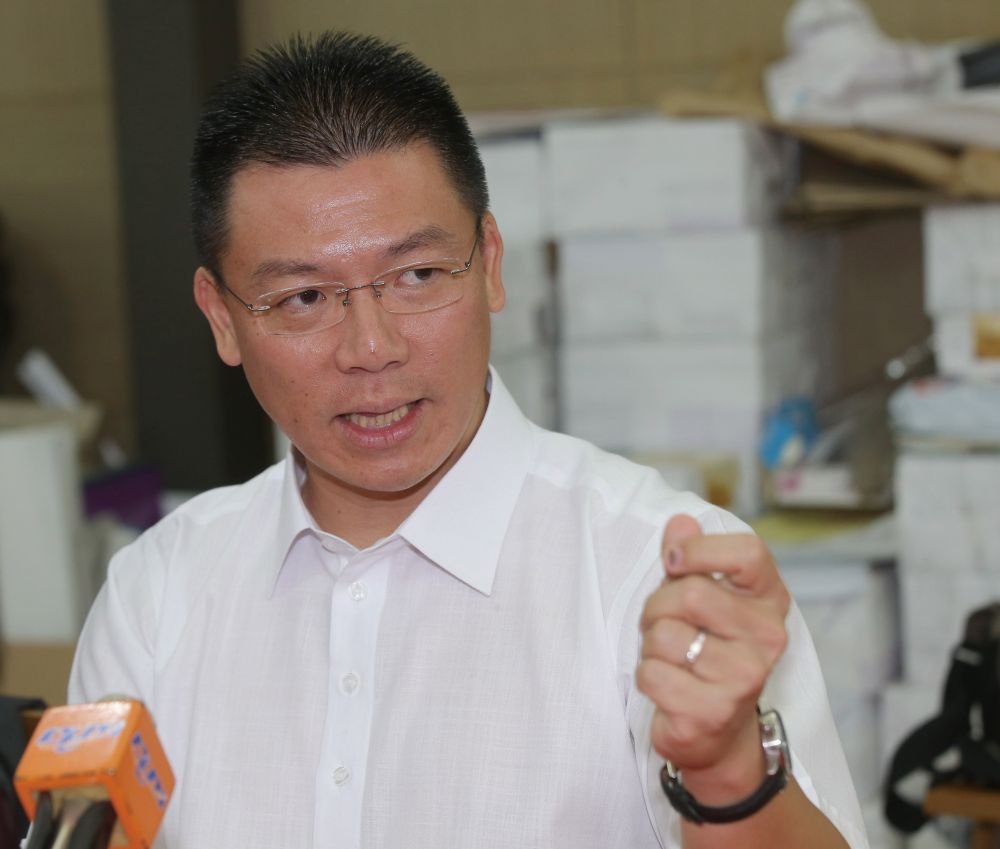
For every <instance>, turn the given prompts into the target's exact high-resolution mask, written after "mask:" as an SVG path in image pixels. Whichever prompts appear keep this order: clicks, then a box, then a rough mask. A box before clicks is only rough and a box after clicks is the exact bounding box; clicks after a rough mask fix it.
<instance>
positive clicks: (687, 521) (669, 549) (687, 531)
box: [662, 513, 703, 575]
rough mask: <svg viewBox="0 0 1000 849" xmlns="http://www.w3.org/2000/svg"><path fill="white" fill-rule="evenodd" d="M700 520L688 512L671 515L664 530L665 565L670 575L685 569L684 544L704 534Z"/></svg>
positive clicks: (663, 550) (663, 554)
mask: <svg viewBox="0 0 1000 849" xmlns="http://www.w3.org/2000/svg"><path fill="white" fill-rule="evenodd" d="M702 534H703V532H702V529H701V525H699V524H698V520H697V519H695V518H694V517H693V516H689V515H687V514H686V513H678V514H677V515H676V516H673V517H671V519H670V521H669V522H667V526H666V528H664V530H663V547H662V557H663V566H664V568H665V569H666V572H667V574H668V575H679V574H682V573H683V571H684V546H685V544H686V543H687V541H688V540H690V539H694V538H695V537H700V536H702Z"/></svg>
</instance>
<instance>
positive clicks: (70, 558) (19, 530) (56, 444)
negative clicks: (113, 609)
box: [0, 407, 92, 643]
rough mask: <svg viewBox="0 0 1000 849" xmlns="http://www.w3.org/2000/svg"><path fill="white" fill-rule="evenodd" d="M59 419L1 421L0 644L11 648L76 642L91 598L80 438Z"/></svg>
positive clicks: (4, 418)
mask: <svg viewBox="0 0 1000 849" xmlns="http://www.w3.org/2000/svg"><path fill="white" fill-rule="evenodd" d="M4 410H5V411H6V407H5V408H4ZM57 416H58V414H57V413H54V414H53V416H52V418H51V419H49V420H40V421H35V422H30V423H29V422H17V423H10V422H9V421H7V420H6V416H5V415H0V468H2V469H3V474H2V475H0V636H2V638H3V640H4V641H5V642H7V643H22V642H24V643H58V642H64V641H67V640H75V639H76V637H77V635H78V634H79V632H80V627H81V625H82V624H83V618H84V615H85V613H86V610H87V607H88V606H89V604H90V601H91V598H92V587H91V586H90V582H89V580H88V577H87V576H86V575H85V574H84V572H83V570H82V565H83V564H81V562H80V556H79V543H80V533H81V527H82V523H83V515H82V507H81V503H80V493H79V485H80V480H79V477H80V476H79V465H78V462H77V437H76V434H75V433H74V430H73V427H72V425H71V423H70V422H69V421H67V420H61V419H59V418H58V417H57Z"/></svg>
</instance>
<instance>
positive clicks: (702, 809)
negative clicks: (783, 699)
mask: <svg viewBox="0 0 1000 849" xmlns="http://www.w3.org/2000/svg"><path fill="white" fill-rule="evenodd" d="M757 724H758V725H759V726H760V743H761V746H762V747H763V749H764V763H765V767H766V770H767V772H766V774H765V776H764V780H763V781H762V782H761V783H760V786H759V787H758V788H757V789H756V790H754V791H753V793H751V794H750V795H749V796H747V797H746V798H744V799H740V801H738V802H735V803H733V804H732V805H722V806H713V805H703V804H702V803H701V802H699V801H698V800H697V799H695V798H694V796H692V795H691V794H690V793H688V791H687V788H686V787H685V786H684V784H683V782H682V781H681V772H680V770H679V769H675V768H674V765H673V764H672V763H670V761H667V763H666V765H665V766H664V767H663V769H662V770H660V784H661V785H662V786H663V792H664V793H666V794H667V799H669V800H670V804H671V805H673V806H674V809H675V810H676V811H677V812H678V813H680V815H681V816H682V817H684V819H686V820H688V821H689V822H693V823H697V824H698V825H701V824H702V823H706V822H707V823H727V822H737V821H738V820H742V819H745V818H746V817H748V816H750V815H751V814H755V813H757V811H759V810H760V809H761V808H763V807H764V805H766V804H767V803H768V802H770V801H771V800H772V799H773V798H774V797H775V796H777V795H778V794H779V793H780V792H781V791H782V790H784V789H785V785H786V784H787V783H788V774H789V773H790V772H791V771H792V755H791V752H789V750H788V738H787V736H786V735H785V726H784V725H783V724H782V722H781V716H780V715H779V714H778V712H777V711H776V710H769V711H767V712H765V713H760V712H759V711H758V713H757Z"/></svg>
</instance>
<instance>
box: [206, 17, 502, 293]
mask: <svg viewBox="0 0 1000 849" xmlns="http://www.w3.org/2000/svg"><path fill="white" fill-rule="evenodd" d="M415 142H426V143H428V144H429V145H430V146H431V147H432V148H433V149H434V151H435V152H436V153H437V154H438V156H439V157H440V161H441V164H442V166H443V167H444V170H445V173H446V174H447V175H448V177H449V179H450V180H451V181H452V183H453V185H454V186H455V189H456V191H457V192H458V195H459V197H460V198H461V200H462V202H463V203H464V204H465V205H466V206H467V207H468V208H469V210H470V212H472V214H473V215H474V216H475V217H476V220H477V221H478V220H480V219H481V218H482V215H483V214H484V213H485V212H486V210H487V208H488V206H489V195H488V192H487V188H486V172H485V170H484V168H483V163H482V159H481V158H480V156H479V150H478V149H477V147H476V142H475V139H474V138H473V136H472V132H471V131H470V129H469V124H468V122H467V121H466V119H465V116H464V115H463V114H462V110H461V109H460V108H459V105H458V102H457V101H456V100H455V96H454V95H453V94H452V92H451V89H450V88H449V86H448V84H447V83H446V82H445V80H444V78H443V77H441V76H440V75H439V74H437V73H436V72H435V71H433V70H431V69H430V68H429V67H427V65H425V64H424V63H423V62H421V61H420V60H419V59H417V58H416V57H415V56H414V55H413V54H412V53H408V52H406V51H404V50H402V49H401V48H400V47H399V46H397V45H393V44H388V43H386V42H384V41H381V40H379V39H377V38H374V37H371V36H360V35H352V34H349V33H337V32H327V33H323V34H321V35H319V36H317V37H315V38H304V37H302V36H294V37H293V38H292V39H291V40H290V41H288V42H287V43H286V44H281V45H275V46H273V47H270V48H267V49H264V50H261V51H258V52H257V53H256V54H254V55H253V56H251V57H250V58H249V59H247V60H246V61H245V62H244V63H243V64H242V65H241V66H240V68H239V69H238V70H237V71H236V72H235V73H234V74H233V75H232V76H230V77H228V78H227V79H225V80H223V81H222V82H221V83H220V84H219V85H218V86H217V87H216V88H215V89H214V91H213V92H212V94H211V95H210V96H209V99H208V101H207V103H206V106H205V109H204V112H203V113H202V117H201V121H200V123H199V125H198V131H197V135H196V137H195V143H194V154H193V156H192V162H191V208H192V209H191V211H192V223H193V228H194V240H195V247H196V248H197V250H198V253H199V255H200V260H201V262H202V263H203V264H204V265H205V266H207V267H208V268H209V269H211V270H212V271H214V272H216V273H218V270H219V260H220V258H221V255H222V251H223V249H224V248H225V244H226V239H227V235H228V230H227V227H228V225H227V214H226V213H227V207H228V203H229V195H230V190H231V187H232V180H233V177H234V176H235V175H236V174H237V173H238V172H239V171H240V170H241V169H243V168H246V167H248V166H250V165H253V164H257V163H260V164H268V165H278V166H281V165H334V166H336V165H342V164H344V163H346V162H350V161H352V160H354V159H358V158H360V157H363V156H368V155H371V154H374V153H381V152H385V151H390V150H395V149H398V148H401V147H404V146H406V145H408V144H412V143H415Z"/></svg>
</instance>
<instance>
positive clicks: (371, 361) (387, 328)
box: [336, 284, 408, 371]
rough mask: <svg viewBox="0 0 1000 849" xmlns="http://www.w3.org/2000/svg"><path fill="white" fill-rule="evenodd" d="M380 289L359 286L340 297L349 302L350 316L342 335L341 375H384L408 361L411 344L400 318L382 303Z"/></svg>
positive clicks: (338, 358) (341, 327)
mask: <svg viewBox="0 0 1000 849" xmlns="http://www.w3.org/2000/svg"><path fill="white" fill-rule="evenodd" d="M380 294H381V293H380V291H379V288H378V287H377V286H373V285H372V284H368V285H365V286H358V287H355V288H352V289H350V290H349V291H347V292H345V293H344V294H343V295H341V296H339V297H342V298H344V299H345V300H346V301H347V305H346V309H347V316H346V317H345V318H344V320H343V321H342V322H341V323H340V325H339V326H338V327H337V328H336V329H337V330H338V331H340V333H339V335H340V340H339V343H338V345H337V352H336V362H337V366H338V367H339V368H340V369H341V371H352V370H355V369H362V370H364V371H381V370H382V369H384V368H388V367H389V366H392V365H393V364H399V363H403V362H405V361H406V357H407V353H408V344H407V341H406V338H405V337H404V336H403V335H402V334H401V333H400V331H399V327H398V322H397V319H396V316H394V315H392V314H391V313H389V312H387V311H386V310H385V309H384V308H383V307H382V304H381V303H380V298H379V295H380Z"/></svg>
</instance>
